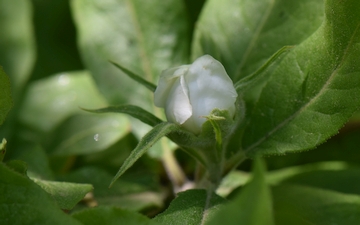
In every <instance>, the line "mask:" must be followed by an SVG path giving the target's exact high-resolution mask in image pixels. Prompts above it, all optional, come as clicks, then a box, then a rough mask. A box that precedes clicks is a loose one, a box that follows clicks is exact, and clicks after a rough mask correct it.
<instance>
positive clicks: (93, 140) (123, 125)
mask: <svg viewBox="0 0 360 225" xmlns="http://www.w3.org/2000/svg"><path fill="white" fill-rule="evenodd" d="M129 130H130V123H129V121H128V119H127V118H126V117H125V116H124V115H119V114H107V115H96V114H90V113H89V114H87V115H74V116H72V117H70V118H69V119H67V120H65V121H64V122H63V123H62V124H61V125H60V126H59V127H57V128H56V129H55V130H54V132H53V133H52V135H51V136H50V138H49V144H48V145H47V146H46V148H47V150H48V151H49V152H51V154H53V155H58V156H64V155H78V154H90V153H94V152H99V151H102V150H104V149H106V148H108V147H110V146H111V145H113V144H115V143H116V142H117V141H118V140H120V139H121V138H123V137H124V136H125V135H126V134H127V133H128V132H129Z"/></svg>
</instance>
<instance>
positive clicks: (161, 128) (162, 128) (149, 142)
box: [110, 122, 180, 187]
mask: <svg viewBox="0 0 360 225" xmlns="http://www.w3.org/2000/svg"><path fill="white" fill-rule="evenodd" d="M179 129H180V128H179V126H178V125H176V124H174V123H168V122H163V123H160V124H158V125H156V126H155V127H154V128H153V129H152V130H150V131H149V132H148V133H147V134H146V135H145V136H144V137H143V138H142V139H141V140H140V142H139V143H138V145H137V146H136V148H135V149H134V150H133V151H132V152H131V154H130V156H129V157H128V158H127V159H126V160H125V162H124V163H123V164H122V166H121V167H120V169H119V171H118V172H117V173H116V175H115V177H114V178H113V179H112V181H111V183H110V187H111V186H112V185H113V184H114V182H115V181H116V180H117V179H118V178H119V177H120V176H121V175H122V174H123V173H125V171H126V170H128V169H129V168H130V167H131V166H132V165H133V164H134V163H135V162H136V161H137V160H138V159H139V158H140V157H141V156H142V155H144V154H145V153H146V151H147V150H148V149H149V148H151V146H153V145H154V144H155V143H156V142H157V141H158V140H159V139H160V138H162V137H164V136H166V135H167V134H169V133H171V132H175V131H177V130H179Z"/></svg>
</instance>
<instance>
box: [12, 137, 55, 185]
mask: <svg viewBox="0 0 360 225" xmlns="http://www.w3.org/2000/svg"><path fill="white" fill-rule="evenodd" d="M14 152H17V154H16V156H14V158H16V159H18V160H22V161H24V162H26V165H27V175H28V176H29V177H30V178H37V179H44V180H52V179H54V175H53V171H52V170H51V168H50V163H49V158H48V156H47V154H46V152H45V150H44V148H43V147H42V146H40V145H39V144H34V143H32V142H24V143H21V144H20V143H19V144H18V145H17V148H16V149H14Z"/></svg>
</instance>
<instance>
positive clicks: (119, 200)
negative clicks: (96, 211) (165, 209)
mask: <svg viewBox="0 0 360 225" xmlns="http://www.w3.org/2000/svg"><path fill="white" fill-rule="evenodd" d="M112 178H113V176H112V175H111V174H110V173H109V172H107V171H105V170H103V169H100V168H97V167H83V168H81V169H79V170H76V171H74V172H72V173H70V174H67V175H64V176H62V177H60V180H64V181H68V182H80V183H89V184H92V185H93V186H94V199H95V200H96V202H97V204H98V205H103V206H104V205H106V206H117V207H121V208H124V209H128V210H132V211H140V210H145V209H148V208H160V207H162V206H163V194H162V193H161V192H160V190H158V189H159V187H158V186H157V185H158V180H157V179H155V178H156V177H154V175H153V174H148V173H147V171H146V168H145V169H144V171H141V172H139V173H131V174H129V176H126V175H124V176H122V177H121V178H120V179H118V180H117V181H116V182H115V183H114V184H113V186H112V187H111V188H110V189H109V183H110V181H111V179H112Z"/></svg>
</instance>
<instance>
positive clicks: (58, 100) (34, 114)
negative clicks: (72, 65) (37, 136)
mask: <svg viewBox="0 0 360 225" xmlns="http://www.w3.org/2000/svg"><path fill="white" fill-rule="evenodd" d="M25 96H26V97H25V100H24V104H23V107H22V108H21V110H20V119H21V121H22V122H23V123H25V124H26V125H28V126H30V127H33V128H35V129H36V130H40V131H42V132H49V131H50V130H51V129H53V128H54V127H55V126H57V125H58V124H59V123H61V122H62V121H63V120H65V118H67V117H68V116H70V115H73V114H79V113H83V114H87V113H85V112H83V111H82V110H80V109H79V107H85V108H98V107H104V106H106V105H107V102H106V101H105V99H104V98H103V97H102V96H101V95H100V93H99V91H98V90H97V89H96V86H95V84H94V82H93V81H92V78H91V76H90V74H89V73H88V72H85V71H81V72H69V73H60V74H57V75H55V76H52V77H49V78H46V79H42V80H39V81H36V82H34V83H32V84H31V85H30V87H29V90H28V91H27V93H26V95H25Z"/></svg>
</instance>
